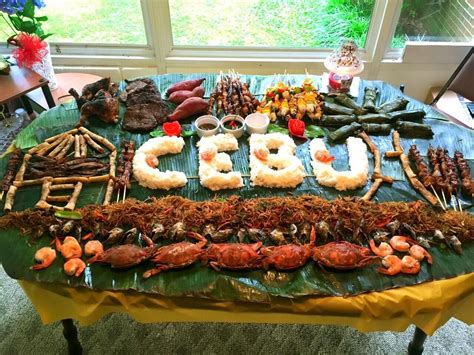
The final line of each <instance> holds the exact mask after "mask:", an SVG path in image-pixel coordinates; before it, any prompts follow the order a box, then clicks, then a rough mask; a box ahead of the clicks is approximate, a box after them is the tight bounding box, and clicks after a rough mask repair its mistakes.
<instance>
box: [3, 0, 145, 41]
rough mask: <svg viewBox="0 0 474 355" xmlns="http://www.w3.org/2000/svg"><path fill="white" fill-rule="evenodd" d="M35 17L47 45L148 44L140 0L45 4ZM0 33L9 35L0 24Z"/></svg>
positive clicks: (51, 1) (55, 0)
mask: <svg viewBox="0 0 474 355" xmlns="http://www.w3.org/2000/svg"><path fill="white" fill-rule="evenodd" d="M37 15H38V16H48V21H46V22H45V23H44V25H43V29H44V31H45V32H46V33H53V36H51V37H50V38H49V39H48V41H50V42H65V43H87V44H95V43H104V44H132V45H146V44H147V39H146V34H145V26H144V22H143V15H142V9H141V6H140V0H95V1H93V0H74V1H63V0H47V1H46V7H45V8H43V9H41V10H37ZM0 33H10V34H11V31H10V30H9V28H8V27H7V26H6V24H5V23H4V22H3V21H0Z"/></svg>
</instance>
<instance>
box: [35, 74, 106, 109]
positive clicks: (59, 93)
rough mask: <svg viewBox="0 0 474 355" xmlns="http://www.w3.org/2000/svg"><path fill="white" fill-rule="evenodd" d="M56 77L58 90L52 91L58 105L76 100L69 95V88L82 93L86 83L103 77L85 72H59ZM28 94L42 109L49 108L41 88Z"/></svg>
mask: <svg viewBox="0 0 474 355" xmlns="http://www.w3.org/2000/svg"><path fill="white" fill-rule="evenodd" d="M56 78H57V81H58V87H57V88H56V90H53V91H52V93H51V94H52V96H53V100H54V102H55V104H56V105H58V104H60V103H64V102H68V101H71V100H74V98H73V97H72V96H68V95H69V89H71V88H73V89H75V90H76V91H77V92H78V93H80V92H81V91H82V88H83V87H84V86H85V85H87V84H90V83H93V82H95V81H97V80H100V79H102V77H100V76H98V75H93V74H85V73H59V74H56ZM27 96H28V98H29V99H31V100H32V101H33V102H34V103H35V104H37V105H38V106H39V109H40V110H41V111H44V110H47V109H48V103H47V101H46V100H45V97H44V96H43V95H42V92H41V90H39V89H36V90H33V91H30V92H29V93H28V94H27ZM65 96H66V97H65ZM63 97H64V98H63ZM60 99H61V101H60Z"/></svg>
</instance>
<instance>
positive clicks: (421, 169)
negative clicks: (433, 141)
mask: <svg viewBox="0 0 474 355" xmlns="http://www.w3.org/2000/svg"><path fill="white" fill-rule="evenodd" d="M408 154H409V157H410V159H411V160H412V161H413V162H414V163H415V165H416V169H417V171H418V177H419V178H420V180H421V182H422V183H423V186H424V187H426V188H430V187H431V186H433V187H434V185H435V179H434V178H433V176H431V175H430V172H429V170H428V166H427V165H426V164H425V162H424V161H423V158H422V157H421V154H420V152H419V151H418V149H417V148H416V145H415V144H413V145H412V146H410V149H409V151H408Z"/></svg>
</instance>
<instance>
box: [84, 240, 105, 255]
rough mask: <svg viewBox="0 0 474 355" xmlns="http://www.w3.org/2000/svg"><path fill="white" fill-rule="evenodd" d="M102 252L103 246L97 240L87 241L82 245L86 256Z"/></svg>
mask: <svg viewBox="0 0 474 355" xmlns="http://www.w3.org/2000/svg"><path fill="white" fill-rule="evenodd" d="M103 252H104V247H103V246H102V243H101V242H99V241H98V240H91V241H88V242H87V243H86V245H85V246H84V254H86V255H87V256H93V255H97V254H102V253H103Z"/></svg>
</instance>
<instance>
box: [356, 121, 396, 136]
mask: <svg viewBox="0 0 474 355" xmlns="http://www.w3.org/2000/svg"><path fill="white" fill-rule="evenodd" d="M362 129H363V130H364V132H365V133H367V134H371V135H374V136H387V135H389V134H390V131H391V130H392V125H390V124H388V123H383V124H377V123H362Z"/></svg>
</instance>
